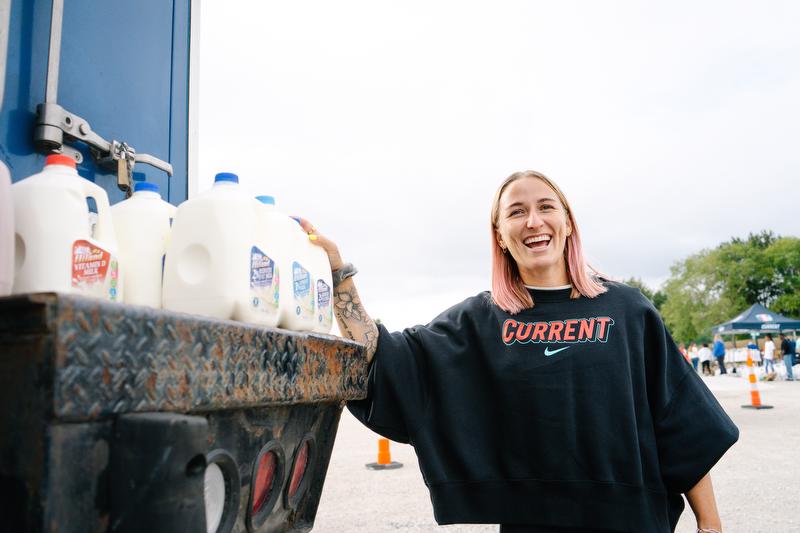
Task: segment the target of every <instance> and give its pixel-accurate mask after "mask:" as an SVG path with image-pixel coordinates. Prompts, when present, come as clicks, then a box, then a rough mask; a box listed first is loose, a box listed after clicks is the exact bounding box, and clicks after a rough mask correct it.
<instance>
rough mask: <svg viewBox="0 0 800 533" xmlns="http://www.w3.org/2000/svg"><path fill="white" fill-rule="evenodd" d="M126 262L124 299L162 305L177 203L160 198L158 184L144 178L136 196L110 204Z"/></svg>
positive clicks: (135, 190)
mask: <svg viewBox="0 0 800 533" xmlns="http://www.w3.org/2000/svg"><path fill="white" fill-rule="evenodd" d="M111 215H112V217H113V219H114V228H115V229H116V231H117V239H118V240H119V254H120V259H121V260H122V264H124V265H125V283H124V289H125V303H129V304H134V305H147V306H150V307H154V308H160V307H161V282H162V277H163V268H164V254H165V253H166V249H167V243H168V241H169V234H170V226H171V224H172V219H173V217H174V216H175V207H174V206H173V205H172V204H170V203H168V202H165V201H164V200H162V199H161V195H160V194H159V188H158V185H156V184H155V183H147V182H141V183H137V184H136V185H135V187H134V192H133V196H131V197H130V198H128V199H127V200H124V201H122V202H119V203H118V204H116V205H114V206H112V207H111Z"/></svg>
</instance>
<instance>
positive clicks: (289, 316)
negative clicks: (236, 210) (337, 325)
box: [258, 196, 332, 333]
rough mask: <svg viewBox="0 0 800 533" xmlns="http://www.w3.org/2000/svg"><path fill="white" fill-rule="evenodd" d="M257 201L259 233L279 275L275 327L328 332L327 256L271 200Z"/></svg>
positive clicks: (328, 271) (273, 200) (265, 197)
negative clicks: (260, 204)
mask: <svg viewBox="0 0 800 533" xmlns="http://www.w3.org/2000/svg"><path fill="white" fill-rule="evenodd" d="M258 199H259V200H260V201H261V203H262V216H261V220H260V222H259V225H258V229H259V232H260V233H261V234H262V235H263V237H262V238H263V239H265V241H267V242H269V246H270V249H273V250H274V251H275V257H276V261H277V265H278V268H279V269H280V272H281V276H280V291H279V292H280V299H279V313H278V315H279V319H278V325H279V326H280V327H282V328H286V329H292V330H295V331H318V332H322V333H327V332H329V331H330V328H331V317H332V313H331V305H330V304H331V290H330V286H331V280H330V277H331V274H330V270H331V269H330V264H329V263H328V258H327V255H326V254H325V252H324V251H323V250H322V249H320V248H318V247H316V246H314V245H313V244H311V243H310V242H309V241H308V236H307V235H306V234H305V232H304V231H303V229H302V228H301V227H300V226H299V225H298V224H297V223H296V222H295V221H294V220H292V219H291V218H289V217H288V216H287V215H286V214H285V213H282V212H281V211H278V209H277V208H276V207H275V199H274V198H273V197H272V196H259V197H258ZM320 254H321V255H320ZM324 265H327V266H324ZM325 275H327V278H325V277H324V276H325ZM326 280H327V281H326ZM319 302H322V305H321V306H320V303H319Z"/></svg>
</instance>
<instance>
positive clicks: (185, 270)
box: [163, 173, 333, 333]
mask: <svg viewBox="0 0 800 533" xmlns="http://www.w3.org/2000/svg"><path fill="white" fill-rule="evenodd" d="M331 304H332V287H331V272H330V264H329V263H328V258H327V255H326V254H325V252H324V251H323V250H322V249H320V248H318V247H316V246H314V245H313V244H311V243H310V242H309V240H308V236H307V235H306V234H305V232H303V230H302V228H301V227H300V226H299V225H298V224H297V223H296V222H295V221H294V220H292V219H291V218H289V217H288V216H287V215H286V214H284V213H281V212H280V211H278V210H277V209H276V207H275V199H274V198H273V197H271V196H259V197H257V198H252V197H251V196H249V195H248V194H247V193H246V192H245V191H244V190H242V189H241V188H240V186H239V180H238V177H237V176H236V175H235V174H230V173H220V174H217V176H216V177H215V180H214V186H213V187H212V189H211V190H210V191H208V192H206V193H204V194H202V195H200V196H198V197H197V198H194V199H192V200H189V201H187V202H184V203H183V204H181V205H180V206H179V207H178V210H177V212H176V214H175V221H174V223H173V227H172V234H171V237H170V243H169V245H168V247H167V254H166V261H165V265H164V285H163V305H164V308H165V309H170V310H173V311H181V312H187V313H194V314H200V315H205V316H210V317H215V318H220V319H234V320H240V321H243V322H250V323H253V324H261V325H265V326H268V327H274V326H280V327H283V328H287V329H292V330H296V331H317V332H322V333H327V332H329V331H330V328H331V324H332V317H333V313H332V305H331Z"/></svg>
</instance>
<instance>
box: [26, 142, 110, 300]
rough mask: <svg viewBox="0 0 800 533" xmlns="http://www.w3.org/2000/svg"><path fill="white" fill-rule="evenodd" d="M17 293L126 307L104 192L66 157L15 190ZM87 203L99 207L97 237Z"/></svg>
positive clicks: (52, 160) (58, 158) (48, 161)
mask: <svg viewBox="0 0 800 533" xmlns="http://www.w3.org/2000/svg"><path fill="white" fill-rule="evenodd" d="M11 192H12V197H13V199H14V227H15V232H16V234H15V250H14V267H15V272H14V292H15V293H23V292H44V291H60V292H71V293H78V294H83V295H87V296H95V297H98V298H103V299H107V300H111V301H122V296H123V287H122V284H121V273H122V271H121V265H120V262H119V260H118V255H117V239H116V234H115V232H114V225H113V221H112V220H111V209H110V207H109V205H108V196H107V195H106V192H105V191H104V190H103V189H102V188H101V187H99V186H98V185H95V184H94V183H92V182H91V181H89V180H87V179H84V178H82V177H80V176H79V175H78V172H77V170H75V161H74V160H73V159H72V158H71V157H68V156H65V155H50V156H48V157H47V159H46V162H45V167H44V170H42V172H40V173H38V174H34V175H33V176H30V177H28V178H26V179H24V180H21V181H18V182H17V183H15V184H14V185H12V186H11ZM87 198H93V199H94V201H95V203H96V204H97V224H96V226H95V227H94V234H93V233H92V229H91V227H90V224H89V209H88V205H87Z"/></svg>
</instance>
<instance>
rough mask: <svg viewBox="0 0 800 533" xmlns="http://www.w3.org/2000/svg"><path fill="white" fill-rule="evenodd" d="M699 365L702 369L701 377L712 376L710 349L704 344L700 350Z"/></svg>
mask: <svg viewBox="0 0 800 533" xmlns="http://www.w3.org/2000/svg"><path fill="white" fill-rule="evenodd" d="M699 355H700V365H701V366H702V367H703V375H704V376H706V375H708V376H713V375H714V372H713V371H712V370H711V349H710V348H709V347H708V343H707V342H704V343H703V347H702V348H700V352H699Z"/></svg>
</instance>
